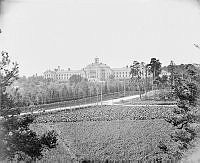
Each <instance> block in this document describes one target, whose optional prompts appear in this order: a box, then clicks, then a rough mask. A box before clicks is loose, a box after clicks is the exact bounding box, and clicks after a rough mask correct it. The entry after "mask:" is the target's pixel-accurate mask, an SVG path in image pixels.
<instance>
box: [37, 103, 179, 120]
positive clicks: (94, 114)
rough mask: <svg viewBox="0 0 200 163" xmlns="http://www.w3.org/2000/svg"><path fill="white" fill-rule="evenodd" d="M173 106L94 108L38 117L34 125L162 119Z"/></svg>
mask: <svg viewBox="0 0 200 163" xmlns="http://www.w3.org/2000/svg"><path fill="white" fill-rule="evenodd" d="M174 107H175V106H162V105H161V106H151V105H150V106H102V107H101V106H94V107H89V108H82V109H76V110H74V111H60V112H57V113H47V114H44V115H38V116H37V118H36V123H46V122H77V121H111V120H123V119H129V120H146V119H163V118H164V117H169V116H171V115H172V114H173V113H172V109H173V108H174Z"/></svg>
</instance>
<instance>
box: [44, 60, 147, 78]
mask: <svg viewBox="0 0 200 163" xmlns="http://www.w3.org/2000/svg"><path fill="white" fill-rule="evenodd" d="M144 67H145V65H144V63H142V64H141V70H142V72H143V74H144V73H145V72H144V71H145V69H144ZM130 71H131V68H130V67H128V66H126V67H122V68H110V66H108V65H106V64H104V63H100V62H99V58H95V59H94V63H91V64H89V65H87V66H86V67H85V68H83V69H82V70H71V69H69V68H68V70H63V69H60V67H58V68H57V69H54V70H53V71H52V70H47V71H45V72H44V78H45V79H53V80H61V81H67V80H69V78H70V77H71V76H72V75H80V76H81V77H83V78H87V79H88V81H92V82H99V81H106V80H108V79H109V78H110V77H111V76H113V77H114V79H118V80H122V79H130V77H131V76H130ZM143 76H144V75H143Z"/></svg>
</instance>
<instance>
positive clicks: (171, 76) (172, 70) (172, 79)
mask: <svg viewBox="0 0 200 163" xmlns="http://www.w3.org/2000/svg"><path fill="white" fill-rule="evenodd" d="M167 69H168V71H169V72H170V78H169V80H170V86H171V87H172V86H173V85H174V75H175V64H174V62H173V61H171V62H170V64H169V66H167Z"/></svg>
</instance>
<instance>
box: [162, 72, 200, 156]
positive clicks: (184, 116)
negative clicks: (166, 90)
mask: <svg viewBox="0 0 200 163" xmlns="http://www.w3.org/2000/svg"><path fill="white" fill-rule="evenodd" d="M188 71H189V72H190V71H192V70H191V69H190V70H188ZM194 74H195V73H191V75H192V76H191V77H190V78H187V80H185V79H182V78H177V79H176V80H175V83H174V86H173V90H174V95H175V96H176V97H177V99H178V101H177V106H178V108H175V109H174V110H173V113H174V115H173V116H172V117H166V118H165V120H166V121H167V122H168V123H170V124H171V125H172V127H173V129H174V130H173V132H172V133H171V135H170V137H171V139H172V141H173V142H174V148H173V149H171V148H170V147H167V146H166V145H164V144H163V143H162V142H161V143H160V144H159V148H160V149H161V151H163V152H164V153H166V154H168V156H169V157H175V158H176V159H180V158H181V157H182V156H183V152H184V151H185V150H188V148H189V147H190V146H191V145H192V142H193V140H194V139H195V137H196V135H197V133H196V131H195V127H194V125H193V124H195V123H197V115H196V114H197V111H198V108H197V98H198V94H199V91H198V87H197V82H195V81H191V78H192V77H194ZM198 84H199V83H198ZM163 146H165V148H163Z"/></svg>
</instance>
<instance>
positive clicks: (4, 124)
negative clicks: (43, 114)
mask: <svg viewBox="0 0 200 163" xmlns="http://www.w3.org/2000/svg"><path fill="white" fill-rule="evenodd" d="M17 77H18V64H17V63H12V64H11V61H10V59H9V56H8V53H6V52H2V59H1V60H0V88H1V89H0V95H1V96H0V99H1V101H0V104H1V107H0V116H1V117H2V118H1V119H0V136H1V140H0V147H1V148H0V160H3V161H6V160H17V161H21V160H24V161H26V162H31V161H35V160H36V159H41V158H42V150H43V149H44V148H47V149H51V148H55V147H56V145H57V138H56V136H57V134H56V133H55V132H54V131H50V132H48V133H46V134H43V135H42V136H41V137H38V136H37V134H36V133H35V132H34V131H32V130H30V128H29V125H30V124H31V123H32V122H33V121H34V116H33V115H27V116H21V115H20V110H19V109H17V108H16V105H17V101H14V100H13V98H12V97H11V96H10V95H9V94H8V93H7V92H6V87H7V86H10V85H11V84H12V83H13V81H14V80H16V79H17Z"/></svg>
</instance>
